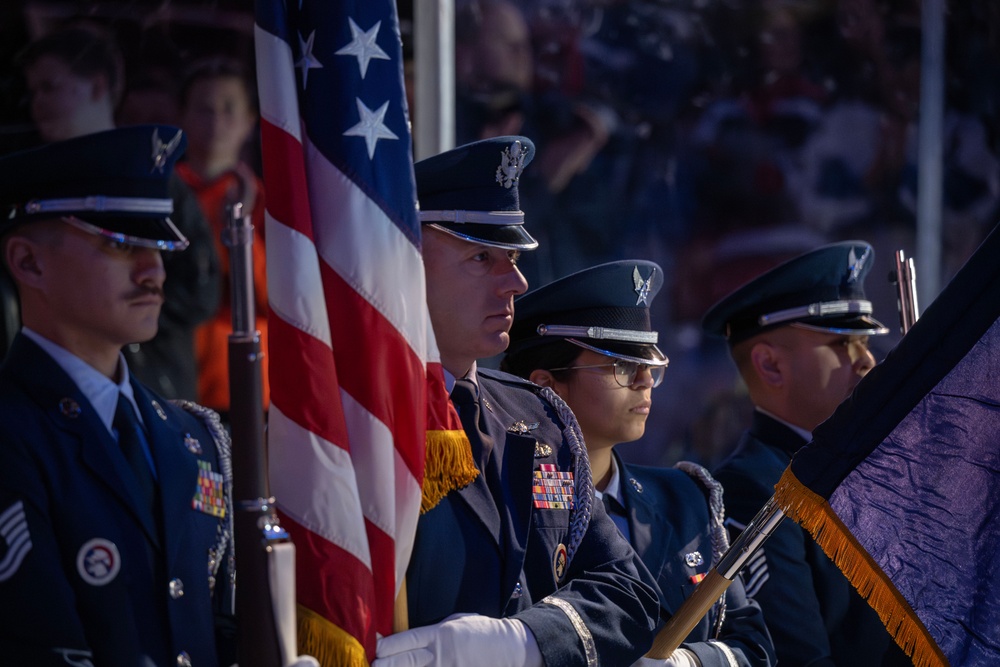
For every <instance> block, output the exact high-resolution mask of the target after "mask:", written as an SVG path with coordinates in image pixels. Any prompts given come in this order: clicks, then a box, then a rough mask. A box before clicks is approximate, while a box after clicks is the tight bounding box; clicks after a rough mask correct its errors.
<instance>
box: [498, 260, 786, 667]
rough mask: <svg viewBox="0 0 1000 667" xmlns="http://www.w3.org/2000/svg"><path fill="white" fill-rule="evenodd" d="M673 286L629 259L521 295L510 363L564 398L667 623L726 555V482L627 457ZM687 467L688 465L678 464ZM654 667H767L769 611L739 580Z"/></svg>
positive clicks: (663, 360) (638, 431) (651, 384)
mask: <svg viewBox="0 0 1000 667" xmlns="http://www.w3.org/2000/svg"><path fill="white" fill-rule="evenodd" d="M662 285H663V270H662V269H661V268H660V267H659V265H657V264H656V263H654V262H649V261H644V260H623V261H617V262H609V263H606V264H601V265H598V266H594V267H591V268H588V269H584V270H583V271H578V272H576V273H574V274H572V275H569V276H566V277H564V278H561V279H559V280H556V281H555V282H552V283H549V284H548V285H545V286H543V287H540V288H538V289H536V290H534V291H531V292H528V293H527V294H525V295H524V296H523V297H520V298H519V299H517V300H515V302H514V303H515V307H516V311H515V318H514V320H515V321H514V327H513V328H512V330H511V344H510V347H509V348H508V353H507V355H506V356H505V357H504V359H503V362H502V364H501V368H503V369H504V370H509V371H511V372H513V373H515V374H517V375H520V376H521V377H525V378H528V379H530V380H531V381H532V382H535V383H537V384H539V385H542V386H545V387H549V388H551V389H552V390H553V391H554V392H555V393H557V394H559V395H560V396H562V397H563V398H565V400H566V402H567V403H568V404H569V406H570V408H572V410H573V412H574V414H576V416H577V419H578V421H579V423H580V430H581V432H582V433H583V437H584V440H585V442H586V445H587V452H588V455H589V457H590V464H591V469H592V471H593V478H594V487H595V489H596V494H595V495H596V496H598V497H599V498H600V499H601V503H602V504H603V505H604V506H605V507H607V510H608V513H609V514H610V516H611V517H612V520H613V521H614V522H615V524H616V525H617V526H618V529H619V530H620V531H621V533H622V535H623V536H624V537H625V538H627V539H628V540H629V542H630V544H631V545H632V546H633V547H634V548H635V550H636V552H637V553H638V554H639V556H640V558H642V561H643V563H644V564H645V565H646V567H647V568H649V571H650V572H652V573H655V576H656V581H657V584H658V593H659V600H660V617H661V619H662V620H663V621H664V622H665V621H666V620H668V619H669V618H670V617H671V616H673V614H675V613H677V611H678V609H679V608H680V606H681V604H682V603H683V601H684V598H685V596H686V595H688V594H690V591H691V589H692V588H693V587H694V585H696V584H697V583H698V582H699V581H701V578H703V577H704V576H705V575H706V573H707V572H708V570H709V569H710V568H711V566H712V563H713V562H716V561H717V560H718V559H719V558H721V556H722V553H723V551H724V550H725V544H726V543H725V535H724V533H723V528H722V519H723V517H724V514H725V512H724V508H723V505H722V498H721V496H722V492H721V487H720V486H719V484H718V483H717V482H716V481H715V480H714V479H712V477H711V475H710V474H709V473H708V471H706V470H705V469H704V468H702V467H701V466H698V465H696V464H693V463H690V462H684V463H682V464H679V465H678V467H677V468H659V467H651V466H640V465H635V464H632V463H628V462H626V461H625V460H624V459H623V458H622V457H621V455H620V454H619V449H620V447H621V446H622V445H624V443H627V442H631V441H634V440H637V439H639V438H641V437H642V436H643V434H644V433H645V432H646V430H647V424H646V421H647V418H648V416H649V415H650V414H651V413H652V411H653V410H655V409H657V408H658V407H660V409H663V408H665V409H669V408H670V406H658V405H657V403H656V401H655V400H654V398H655V394H656V391H655V390H656V387H658V386H659V385H660V384H661V382H662V381H663V379H664V375H665V371H666V370H667V357H666V355H665V354H664V353H663V352H662V351H661V350H660V348H659V346H658V342H659V341H658V338H659V334H658V332H656V331H654V330H653V329H652V326H651V323H650V308H651V306H652V303H653V299H654V298H655V297H656V295H657V293H658V291H659V290H660V287H661V286H662ZM678 468H679V469H678ZM706 499H709V502H706ZM642 664H644V665H661V666H664V665H665V666H666V667H681V666H689V665H701V667H730V666H731V665H733V664H738V665H744V666H746V667H749V666H753V667H768V666H769V665H772V664H773V649H772V648H771V642H770V639H769V638H768V634H767V630H766V628H765V626H764V619H763V615H762V614H761V611H760V608H759V607H758V606H757V605H756V604H755V603H754V602H752V601H750V600H748V599H747V597H746V594H745V593H744V588H743V582H742V580H741V579H739V578H737V579H736V580H735V581H734V582H733V583H732V585H731V586H730V588H729V589H728V590H727V592H726V595H725V598H724V601H723V602H720V603H717V604H716V605H715V606H714V607H713V609H712V610H711V611H710V613H709V614H707V615H706V616H705V617H704V618H703V619H702V620H701V621H700V622H699V624H698V625H697V627H695V628H694V630H692V632H691V633H690V634H689V635H688V637H686V638H685V640H684V643H683V646H682V647H681V648H679V649H678V650H676V651H674V652H673V654H672V655H671V656H670V659H669V660H667V661H662V660H660V661H653V660H652V659H645V660H644V661H643V663H642Z"/></svg>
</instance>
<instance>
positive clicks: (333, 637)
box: [296, 605, 368, 667]
mask: <svg viewBox="0 0 1000 667" xmlns="http://www.w3.org/2000/svg"><path fill="white" fill-rule="evenodd" d="M296 607H297V614H296V617H297V619H298V644H299V655H311V656H312V657H314V658H316V660H318V661H319V664H320V667H368V658H367V657H366V656H365V648H364V647H363V646H362V645H361V642H359V641H358V640H357V639H355V638H354V637H352V636H351V635H349V634H348V633H347V632H345V631H344V630H342V629H341V628H338V627H337V626H336V625H334V624H333V623H331V622H330V621H328V620H327V619H325V618H323V617H322V616H320V615H319V614H317V613H316V612H314V611H312V610H311V609H307V608H306V607H303V606H302V605H296Z"/></svg>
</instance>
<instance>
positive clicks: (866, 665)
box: [713, 411, 912, 667]
mask: <svg viewBox="0 0 1000 667" xmlns="http://www.w3.org/2000/svg"><path fill="white" fill-rule="evenodd" d="M804 444H806V443H805V440H803V439H802V438H801V437H800V436H799V435H798V434H797V433H795V431H793V430H792V429H790V428H788V427H787V426H785V425H784V424H782V423H781V422H778V421H776V420H774V419H772V418H771V417H768V416H767V415H765V414H763V413H761V412H758V411H755V412H754V417H753V424H752V426H751V428H750V430H749V431H748V432H747V433H745V434H744V435H743V438H742V439H741V440H740V443H739V445H738V446H737V448H736V450H735V451H734V452H733V454H732V455H731V456H730V457H729V458H728V459H727V460H725V461H723V462H722V463H721V464H720V465H719V468H718V469H717V470H715V471H714V473H713V474H714V475H715V478H716V479H717V480H718V481H719V482H721V483H722V486H723V488H724V489H725V498H726V512H727V515H728V516H729V517H731V518H732V519H735V520H736V521H737V522H739V524H741V525H738V526H735V530H733V531H731V534H732V535H738V534H739V533H740V532H741V531H742V526H745V525H746V524H747V523H749V522H750V520H751V519H753V517H754V515H755V514H756V513H757V512H758V511H759V510H760V508H761V507H763V506H764V504H765V503H766V502H767V501H768V499H770V497H771V496H773V495H774V485H775V484H777V483H778V479H779V478H780V477H781V474H782V473H783V472H784V471H785V468H787V467H788V464H789V463H791V460H792V454H794V453H795V452H796V451H797V450H798V449H799V448H800V447H802V446H803V445H804ZM743 574H744V579H745V581H746V582H747V591H748V592H749V594H750V595H751V596H752V597H753V598H754V599H755V600H757V602H758V603H760V606H761V608H762V609H763V610H764V618H765V620H766V621H767V627H768V629H769V630H770V631H771V638H772V639H773V640H774V648H775V651H776V652H777V655H778V662H779V664H780V665H781V666H782V667H786V666H788V667H802V666H805V665H808V666H810V667H819V666H822V667H834V666H839V665H850V666H851V667H875V666H876V665H911V664H912V662H911V661H910V660H909V659H908V658H906V657H905V656H904V655H903V653H902V651H901V650H900V649H899V648H898V647H897V646H896V645H895V643H894V642H893V641H892V638H891V637H890V636H889V633H888V632H887V631H886V630H885V627H884V626H883V625H882V622H881V621H880V620H879V618H878V616H877V615H876V614H875V612H874V611H873V610H872V608H871V607H869V606H868V603H867V602H865V601H864V600H863V599H862V598H861V596H860V595H858V593H857V591H855V590H854V588H853V587H852V586H851V584H850V582H848V581H847V577H845V576H844V574H843V573H842V572H841V571H840V569H839V568H837V566H836V565H834V563H833V561H832V560H830V559H829V558H828V557H827V555H826V554H825V553H823V550H822V549H821V548H820V547H819V545H817V544H816V542H815V541H813V539H812V537H811V536H810V535H809V533H807V532H806V531H805V530H803V529H802V528H800V527H799V526H798V524H796V523H795V522H793V521H791V520H790V519H785V520H784V521H782V522H781V524H780V525H779V526H778V528H777V529H776V530H775V531H774V533H773V534H772V535H771V537H769V538H768V540H767V541H766V542H765V543H764V546H763V548H762V549H761V550H760V551H759V552H758V553H757V555H756V556H755V557H753V558H751V560H750V562H749V563H748V564H747V566H746V567H745V568H744V571H743Z"/></svg>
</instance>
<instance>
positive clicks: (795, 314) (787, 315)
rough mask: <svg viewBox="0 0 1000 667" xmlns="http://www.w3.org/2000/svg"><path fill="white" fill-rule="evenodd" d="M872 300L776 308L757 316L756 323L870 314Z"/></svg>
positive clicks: (826, 302) (823, 302) (764, 323)
mask: <svg viewBox="0 0 1000 667" xmlns="http://www.w3.org/2000/svg"><path fill="white" fill-rule="evenodd" d="M871 314H872V302H871V301H863V300H860V299H856V300H855V299H852V300H850V301H821V302H818V303H810V304H809V305H808V306H799V307H797V308H788V309H786V310H778V311H775V312H773V313H768V314H766V315H761V316H760V317H758V318H757V323H758V324H759V325H760V326H762V327H765V326H768V325H770V324H778V323H779V322H788V321H789V320H800V319H802V318H804V317H829V316H831V315H871Z"/></svg>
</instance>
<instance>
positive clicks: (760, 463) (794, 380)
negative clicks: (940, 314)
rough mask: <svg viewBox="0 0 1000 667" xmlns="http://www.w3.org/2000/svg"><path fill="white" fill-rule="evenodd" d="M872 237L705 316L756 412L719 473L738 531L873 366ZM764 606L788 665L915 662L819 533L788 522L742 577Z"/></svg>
mask: <svg viewBox="0 0 1000 667" xmlns="http://www.w3.org/2000/svg"><path fill="white" fill-rule="evenodd" d="M874 262H875V258H874V251H873V250H872V247H871V246H870V245H869V244H868V243H866V242H864V241H846V242H842V243H835V244H832V245H828V246H824V247H821V248H818V249H816V250H813V251H812V252H809V253H806V254H804V255H801V256H799V257H797V258H795V259H792V260H790V261H788V262H786V263H784V264H782V265H780V266H778V267H776V268H774V269H772V270H771V271H769V272H767V273H765V274H763V275H761V276H759V277H757V278H755V279H754V280H752V281H751V282H749V283H747V284H746V285H744V286H743V287H741V288H739V289H737V290H736V291H735V292H733V293H732V294H730V295H729V296H727V297H725V298H724V299H722V300H721V301H720V302H719V303H717V304H716V305H715V306H713V307H712V308H711V309H710V310H709V312H708V313H707V314H706V315H705V318H704V320H703V323H702V324H703V328H704V330H705V331H706V332H707V333H708V334H712V335H716V336H722V337H725V338H726V340H727V341H728V343H729V350H730V353H731V355H732V357H733V360H734V361H735V363H736V366H737V368H738V369H739V372H740V375H741V376H742V377H743V380H744V382H745V383H746V386H747V389H748V391H749V394H750V399H751V400H752V401H753V403H754V406H755V410H754V414H753V422H752V425H751V426H750V429H749V431H747V432H746V433H745V434H744V435H743V437H742V439H741V440H740V442H739V444H738V445H737V447H736V449H735V451H734V452H733V454H732V455H731V456H730V457H729V458H728V459H727V460H725V461H723V462H722V463H721V464H720V465H719V467H718V468H717V469H716V470H715V471H713V472H714V474H715V477H716V479H718V480H719V481H720V482H721V483H722V485H723V487H724V488H725V494H726V509H727V511H728V514H729V517H730V518H729V519H728V525H729V526H730V528H731V530H732V531H733V533H734V534H738V533H739V532H741V531H742V530H743V528H744V527H745V525H746V524H747V523H748V522H749V521H750V520H751V519H752V518H753V517H754V515H755V514H756V513H757V511H758V510H760V509H761V508H762V507H763V506H764V504H765V503H766V502H767V500H768V499H769V498H770V497H771V496H772V495H774V485H775V484H776V483H777V481H778V478H779V477H780V476H781V474H782V472H784V470H785V468H787V467H788V464H789V463H790V462H791V459H792V455H793V454H794V453H795V452H796V450H798V449H799V448H800V447H801V446H802V445H804V444H806V443H807V442H808V441H809V440H811V439H812V435H811V432H812V430H813V429H815V428H816V427H817V426H818V425H819V424H820V423H822V422H823V421H825V420H826V419H827V418H828V417H829V416H830V415H831V414H833V412H834V410H835V409H836V408H837V406H838V405H839V404H840V403H841V402H842V401H843V400H844V399H846V398H847V397H848V396H849V395H850V394H851V391H852V390H853V389H854V386H855V385H856V384H857V383H858V382H859V381H860V380H861V378H862V377H864V376H865V375H866V374H867V373H868V371H870V370H871V369H872V367H874V365H875V359H874V357H873V356H872V354H871V352H870V351H869V349H868V339H869V336H880V335H883V334H885V333H887V332H888V329H887V328H886V327H884V326H883V325H882V324H881V323H880V322H879V321H878V320H876V319H875V318H874V317H873V316H872V304H871V302H870V301H869V300H868V299H867V298H866V297H865V292H864V281H865V277H866V276H867V275H868V272H869V271H870V270H871V268H872V266H873V265H874ZM744 577H745V579H746V581H747V589H748V592H749V593H750V595H752V596H753V597H754V598H755V599H756V600H757V602H759V603H760V606H761V608H762V609H763V610H764V618H765V619H766V621H767V626H768V628H769V629H770V631H771V637H772V638H773V639H774V645H775V650H776V652H777V655H778V662H779V664H781V665H783V666H784V665H790V666H791V667H795V666H797V665H810V666H820V665H822V666H825V667H833V666H834V665H852V666H854V667H861V666H867V665H896V664H903V665H908V664H911V662H910V660H909V659H907V658H906V657H905V656H904V655H903V653H902V651H901V650H900V649H898V648H897V647H896V645H895V643H893V641H892V639H891V637H890V636H889V633H888V632H886V630H885V628H884V627H883V625H882V623H881V621H879V619H878V616H876V614H875V612H874V611H873V610H872V609H871V607H869V606H868V604H867V603H866V602H865V601H864V600H863V599H862V598H861V597H860V596H859V595H858V594H857V592H856V591H855V590H854V588H853V587H852V586H851V584H850V583H849V582H848V581H847V578H846V577H845V576H844V575H843V574H842V573H841V572H840V570H839V569H838V568H837V567H836V566H835V565H834V564H833V561H831V560H830V559H829V558H827V556H826V555H825V554H824V553H823V551H822V549H820V547H819V546H818V545H817V544H816V543H815V542H814V541H813V539H812V537H811V536H810V535H809V534H808V533H807V532H806V531H805V530H803V529H802V528H800V527H799V526H798V525H797V524H795V523H793V522H792V521H784V522H782V523H781V525H780V526H779V527H778V528H777V530H776V531H775V532H774V533H773V534H772V536H771V537H770V538H768V540H767V541H766V542H765V543H764V545H763V548H762V549H760V550H759V551H758V552H757V553H756V555H755V556H754V557H753V558H752V559H751V560H750V562H749V563H748V565H747V566H746V569H745V570H744Z"/></svg>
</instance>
